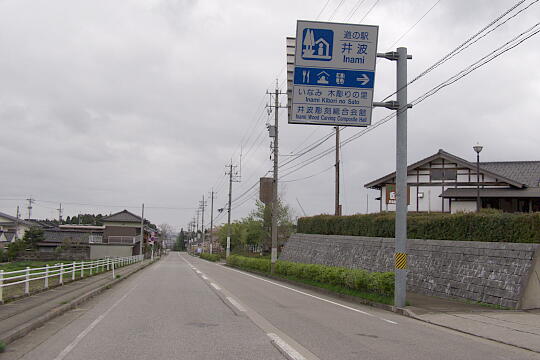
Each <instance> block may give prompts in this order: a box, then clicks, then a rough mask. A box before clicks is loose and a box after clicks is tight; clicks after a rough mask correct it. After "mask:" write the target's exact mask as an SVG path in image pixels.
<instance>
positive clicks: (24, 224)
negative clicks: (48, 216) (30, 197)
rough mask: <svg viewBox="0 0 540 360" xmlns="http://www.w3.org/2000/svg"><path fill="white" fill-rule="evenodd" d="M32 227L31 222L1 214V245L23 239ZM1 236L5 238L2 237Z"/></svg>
mask: <svg viewBox="0 0 540 360" xmlns="http://www.w3.org/2000/svg"><path fill="white" fill-rule="evenodd" d="M32 226H33V224H32V223H31V222H29V221H26V220H22V219H18V218H17V217H15V216H11V215H8V214H5V213H2V212H0V243H1V242H5V241H8V242H11V241H14V240H15V239H16V238H18V239H22V238H23V236H24V233H25V232H26V230H28V229H30V227H32ZM1 234H3V235H4V236H1ZM3 239H6V240H5V241H4V240H3Z"/></svg>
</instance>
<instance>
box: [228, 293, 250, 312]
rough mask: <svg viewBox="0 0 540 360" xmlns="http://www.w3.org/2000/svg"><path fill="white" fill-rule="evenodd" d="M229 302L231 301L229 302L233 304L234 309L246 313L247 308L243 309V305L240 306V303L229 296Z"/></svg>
mask: <svg viewBox="0 0 540 360" xmlns="http://www.w3.org/2000/svg"><path fill="white" fill-rule="evenodd" d="M227 300H229V302H230V303H231V304H233V305H234V307H235V308H237V309H238V310H239V311H242V312H246V308H245V307H243V306H242V304H240V303H239V302H238V301H236V300H234V299H233V298H232V297H230V296H227Z"/></svg>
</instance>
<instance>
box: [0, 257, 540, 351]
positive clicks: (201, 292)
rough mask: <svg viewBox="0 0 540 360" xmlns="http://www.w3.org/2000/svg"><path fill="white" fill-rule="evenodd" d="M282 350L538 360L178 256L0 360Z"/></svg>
mask: <svg viewBox="0 0 540 360" xmlns="http://www.w3.org/2000/svg"><path fill="white" fill-rule="evenodd" d="M271 340H272V341H273V342H274V343H275V344H276V346H274V345H272V343H271ZM278 348H279V349H280V351H281V352H284V353H286V354H288V355H287V356H288V357H289V358H290V359H306V360H316V359H329V360H330V359H332V360H334V359H344V360H345V359H355V360H356V359H362V360H368V359H377V360H378V359H385V360H386V359H399V360H407V359H414V360H424V359H426V360H428V359H429V360H432V359H436V360H444V359H452V360H456V359H467V360H476V359H478V360H481V359H489V360H493V359H505V360H507V359H539V358H540V357H539V356H538V354H535V353H532V352H528V351H525V350H521V349H517V348H513V347H510V346H507V345H502V344H499V343H495V342H491V341H487V340H483V339H480V338H476V337H472V336H468V335H464V334H461V333H457V332H454V331H451V330H446V329H444V328H440V327H436V326H433V325H429V324H426V323H423V322H420V321H417V320H414V319H411V318H407V317H403V316H399V315H396V314H394V313H390V312H387V311H383V310H378V309H375V308H372V307H368V306H362V305H358V304H352V303H348V302H346V301H343V300H336V299H334V298H332V297H328V296H323V295H319V294H317V293H312V292H310V291H306V290H303V289H301V288H296V287H294V286H290V285H288V284H285V283H279V282H275V281H273V280H271V281H269V280H268V279H264V278H260V277H257V276H253V275H251V274H248V273H244V272H240V271H237V270H235V269H230V268H227V267H224V266H223V265H218V264H214V263H210V262H207V261H204V260H200V259H198V258H193V257H190V256H188V255H185V254H183V255H180V254H178V253H171V254H170V255H168V256H167V257H166V258H165V259H163V260H161V261H160V262H158V263H156V264H154V265H152V266H150V267H149V268H147V269H145V270H143V271H141V272H140V273H138V274H136V275H134V276H132V277H130V278H129V279H127V280H126V281H124V282H122V283H121V284H120V285H118V286H117V287H115V288H113V289H111V290H109V291H107V292H105V293H104V294H103V295H100V296H98V297H96V298H94V299H93V300H91V301H90V302H88V303H86V304H84V305H83V306H82V308H81V309H76V310H75V311H72V312H69V313H67V314H65V315H63V316H61V317H59V318H57V319H55V320H54V321H52V322H50V323H49V324H47V325H46V326H44V327H43V328H41V329H38V330H36V331H34V332H32V333H30V334H29V335H28V336H26V337H25V338H23V339H21V340H19V341H16V342H14V343H12V344H10V346H9V347H8V351H7V352H6V353H5V354H3V355H0V359H1V360H4V359H6V360H12V359H39V360H45V359H52V360H62V359H66V360H70V359H77V360H78V359H257V360H265V359H285V357H284V356H283V355H282V353H281V352H280V351H278Z"/></svg>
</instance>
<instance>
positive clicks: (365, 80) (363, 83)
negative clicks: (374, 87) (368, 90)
mask: <svg viewBox="0 0 540 360" xmlns="http://www.w3.org/2000/svg"><path fill="white" fill-rule="evenodd" d="M356 81H360V82H361V83H362V85H366V84H367V83H368V82H369V77H368V76H367V75H366V74H362V77H359V78H356Z"/></svg>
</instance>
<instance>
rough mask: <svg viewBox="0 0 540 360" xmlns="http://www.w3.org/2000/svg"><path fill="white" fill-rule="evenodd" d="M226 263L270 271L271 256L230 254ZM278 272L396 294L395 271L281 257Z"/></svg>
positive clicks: (383, 293)
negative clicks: (369, 270) (308, 262)
mask: <svg viewBox="0 0 540 360" xmlns="http://www.w3.org/2000/svg"><path fill="white" fill-rule="evenodd" d="M227 264H229V265H230V266H234V267H237V268H240V269H246V270H256V271H260V272H264V273H269V272H270V260H268V259H256V258H249V257H243V256H238V255H231V256H229V257H228V258H227ZM275 274H276V275H278V276H283V277H290V278H292V279H293V280H294V279H296V280H306V281H310V282H315V283H319V284H328V285H335V286H339V287H343V288H347V289H351V290H357V291H361V292H369V293H374V294H378V295H383V296H388V297H392V296H394V273H391V272H386V273H377V272H372V273H370V272H368V271H366V270H360V269H348V268H343V267H335V266H325V265H317V264H300V263H294V262H289V261H278V262H276V267H275Z"/></svg>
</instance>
